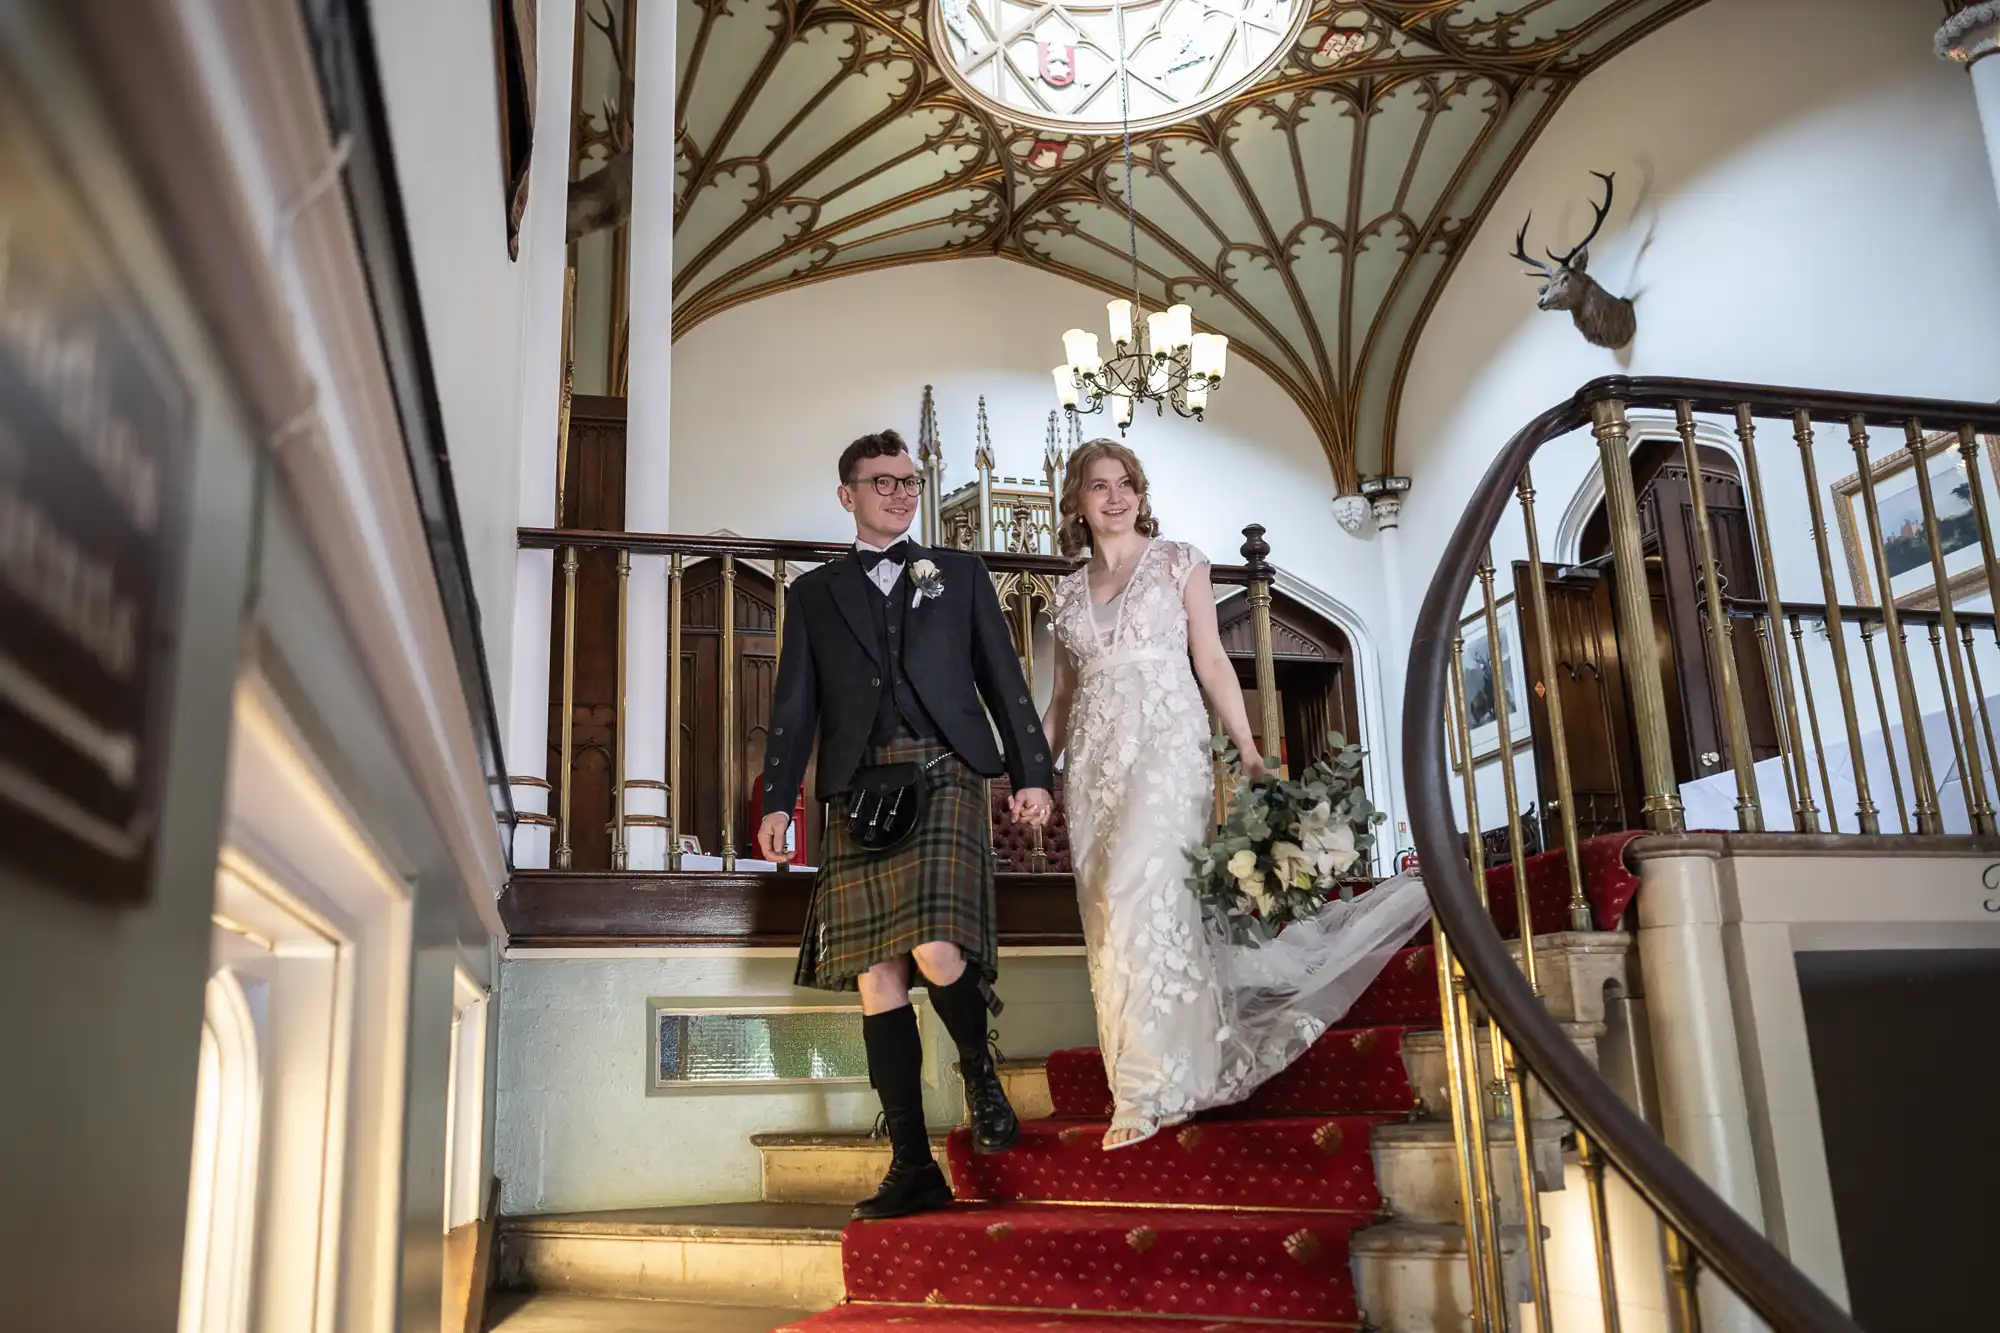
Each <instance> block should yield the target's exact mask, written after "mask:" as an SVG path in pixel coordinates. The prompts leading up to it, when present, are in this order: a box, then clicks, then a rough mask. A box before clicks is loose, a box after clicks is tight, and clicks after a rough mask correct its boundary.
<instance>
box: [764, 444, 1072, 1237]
mask: <svg viewBox="0 0 2000 1333" xmlns="http://www.w3.org/2000/svg"><path fill="white" fill-rule="evenodd" d="M922 492H923V479H922V478H921V477H920V476H918V475H917V469H916V464H915V462H914V461H913V460H912V459H911V457H910V452H909V449H908V447H907V446H905V445H904V443H903V440H902V437H901V436H899V435H897V434H896V432H894V431H892V430H885V431H882V432H881V433H879V434H876V435H864V436H862V437H861V438H860V439H858V440H856V441H855V442H854V443H853V444H850V445H848V446H847V449H846V451H845V452H843V453H842V454H841V456H840V491H839V494H840V503H841V504H842V506H844V507H845V508H846V509H847V511H848V512H849V513H851V514H853V515H854V530H855V541H854V551H853V554H851V555H848V556H843V557H841V558H840V559H837V560H834V561H831V562H829V563H828V564H825V565H822V566H820V567H819V568H818V569H815V570H813V571H812V572H811V573H809V574H806V575H805V576H804V577H802V578H800V579H799V580H798V582H797V583H795V584H793V585H792V588H791V591H790V593H789V594H788V595H787V602H786V607H787V616H786V631H787V632H786V634H785V646H784V653H783V656H782V657H781V659H780V660H779V663H778V682H777V688H776V691H775V693H774V695H773V698H772V701H771V729H770V740H769V743H768V747H767V754H766V759H765V765H764V790H763V808H764V809H766V810H769V811H771V812H772V813H770V814H767V815H765V816H764V818H763V821H762V823H761V824H759V826H758V829H757V841H758V846H759V848H760V849H761V850H762V852H763V854H764V855H765V857H767V858H768V859H770V860H773V861H778V860H784V859H786V857H785V854H784V846H785V830H786V827H787V826H788V825H789V823H790V822H791V816H790V815H788V814H786V813H784V812H785V811H788V810H790V809H792V808H793V805H794V803H795V801H796V800H797V797H798V791H799V784H800V782H801V780H802V779H803V776H804V773H805V768H806V761H807V759H808V758H810V757H811V754H812V750H813V744H814V741H815V740H817V741H818V744H819V775H818V783H817V787H818V791H817V793H816V795H817V796H818V798H819V799H820V800H822V801H827V802H830V803H831V805H832V817H831V818H830V819H829V821H828V828H827V833H826V852H827V854H826V855H825V856H824V857H823V858H821V861H820V870H819V878H818V881H817V882H816V883H815V884H814V886H813V898H812V906H811V908H810V909H809V911H808V912H807V915H806V928H805V938H804V939H803V940H802V941H801V942H800V948H799V966H798V976H797V982H798V984H799V985H801V986H813V987H818V988H819V989H822V990H856V989H858V990H859V991H860V992H861V1014H862V1018H861V1030H862V1036H863V1039H864V1041H865V1044H866V1046H867V1051H868V1081H869V1082H870V1083H872V1084H873V1085H874V1086H875V1091H876V1093H877V1094H878V1095H879V1096H880V1097H881V1099H882V1111H883V1117H884V1119H885V1121H886V1122H887V1125H888V1131H889V1141H890V1145H891V1147H892V1148H893V1149H894V1154H893V1157H892V1159H891V1162H890V1166H889V1174H888V1175H887V1177H885V1178H884V1180H883V1181H882V1187H881V1189H880V1190H878V1191H877V1192H876V1194H875V1196H874V1197H873V1198H870V1199H866V1200H864V1201H862V1202H861V1203H859V1204H856V1205H855V1208H854V1215H855V1216H856V1217H860V1218H883V1217H901V1216H904V1215H906V1214H909V1213H916V1212H922V1211H924V1210H926V1209H931V1208H941V1207H943V1206H945V1205H946V1204H948V1203H950V1202H951V1187H950V1186H949V1185H947V1184H946V1183H945V1179H944V1173H943V1172H942V1171H940V1170H939V1169H938V1165H937V1162H936V1160H935V1159H933V1158H932V1156H931V1148H930V1134H929V1131H928V1129H927V1128H926V1126H925V1123H924V1101H923V1046H922V1043H921V1040H920V1038H919V1037H918V1033H917V1018H916V1012H915V1011H914V1010H912V1009H911V1008H910V987H911V986H913V985H923V986H925V987H926V988H927V989H928V990H929V992H930V997H931V1007H932V1008H933V1009H935V1010H936V1011H937V1015H938V1018H939V1019H941V1020H942V1021H943V1023H944V1025H945V1028H946V1030H947V1031H949V1032H950V1033H951V1039H952V1043H953V1044H954V1045H955V1046H957V1047H958V1059H959V1069H960V1072H961V1073H962V1075H963V1077H964V1080H965V1100H966V1104H967V1106H968V1107H969V1108H970V1110H971V1113H972V1146H973V1149H974V1150H975V1151H977V1152H982V1153H993V1152H1004V1151H1005V1150H1006V1149H1008V1148H1011V1147H1013V1146H1014V1142H1015V1140H1016V1139H1018V1138H1019V1137H1020V1132H1021V1126H1020V1122H1019V1121H1018V1120H1017V1119H1016V1118H1015V1116H1014V1110H1013V1108H1012V1107H1011V1106H1009V1105H1008V1104H1007V1096H1006V1093H1005V1092H1004V1091H1002V1089H1001V1087H1000V1076H999V1073H998V1071H996V1070H995V1069H994V1067H993V1058H992V1055H991V1053H990V1052H989V1051H988V1049H987V1045H986V1014H987V1010H988V1008H989V1007H990V1008H991V1009H992V1010H993V1012H995V1013H998V1012H999V1009H1000V1003H999V1001H998V1000H997V999H996V998H995V997H994V995H993V981H994V979H995V977H996V976H997V975H998V967H997V965H996V964H997V960H998V955H999V947H998V931H997V929H996V926H995V922H994V916H995V911H994V901H993V849H992V845H991V840H990V837H989V822H988V807H987V795H986V782H985V780H986V779H987V778H991V777H997V776H999V775H1000V774H1001V773H1002V772H1003V771H1004V772H1006V773H1007V775H1008V776H1009V777H1010V778H1012V779H1013V784H1014V792H1015V795H1014V800H1013V809H1012V815H1013V818H1014V820H1015V821H1016V822H1018V823H1029V824H1040V823H1043V822H1045V821H1046V820H1047V819H1048V817H1049V814H1050V813H1051V811H1052V810H1053V808H1054V806H1053V802H1052V801H1051V799H1050V796H1049V784H1050V781H1051V777H1050V774H1051V764H1050V758H1049V744H1048V741H1047V740H1046V739H1044V738H1043V735H1042V725H1041V721H1040V719H1039V718H1038V717H1037V716H1036V713H1035V708H1034V703H1033V700H1032V699H1031V698H1030V696H1029V693H1028V687H1027V685H1026V683H1025V682H1024V681H1023V680H1022V677H1021V667H1020V663H1019V661H1018V660H1017V659H1016V658H1015V656H1014V645H1013V641H1012V640H1011V639H1010V638H1009V636H1008V633H1007V623H1006V621H1005V619H1004V618H1003V617H1002V615H1001V612H1000V601H999V598H998V597H996V596H995V595H994V592H993V583H992V580H991V578H990V577H989V576H988V574H987V572H986V566H985V565H984V564H982V563H981V562H980V560H979V558H978V557H977V556H975V555H970V554H967V553H965V552H961V551H932V550H927V549H925V548H923V547H921V546H918V545H917V544H916V543H915V542H913V541H911V540H910V539H909V538H908V537H907V536H906V535H905V534H907V533H908V532H909V529H910V522H911V520H912V519H914V518H915V517H916V513H917V506H918V499H919V497H920V496H921V494H922ZM989 713H990V714H991V716H992V719H993V722H989V721H988V714H989ZM994 723H997V724H998V728H999V733H1000V736H1001V738H1002V742H1001V744H996V743H995V739H994ZM1003 748H1004V750H1005V757H1004V759H1003V757H1002V749H1003ZM933 761H936V762H935V763H933ZM909 762H914V763H915V764H916V765H918V767H919V768H924V767H925V766H927V765H929V767H928V768H927V769H926V772H925V777H924V781H925V782H926V783H927V787H928V791H927V796H926V799H925V804H924V807H923V815H922V821H921V823H920V824H919V825H918V827H917V829H916V830H915V832H914V833H913V834H911V835H910V836H909V837H908V838H906V839H905V840H904V841H903V842H902V843H901V844H899V845H897V846H895V847H892V848H890V849H888V850H886V851H879V852H874V851H869V850H867V849H866V848H863V847H861V846H859V845H858V844H857V843H855V842H854V841H853V840H852V839H851V838H850V837H849V836H848V830H847V823H846V818H845V815H846V792H847V790H848V787H849V785H850V783H851V782H852V781H853V780H854V777H855V774H856V772H857V771H858V770H860V769H862V768H864V767H866V766H868V765H873V764H889V763H909Z"/></svg>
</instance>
